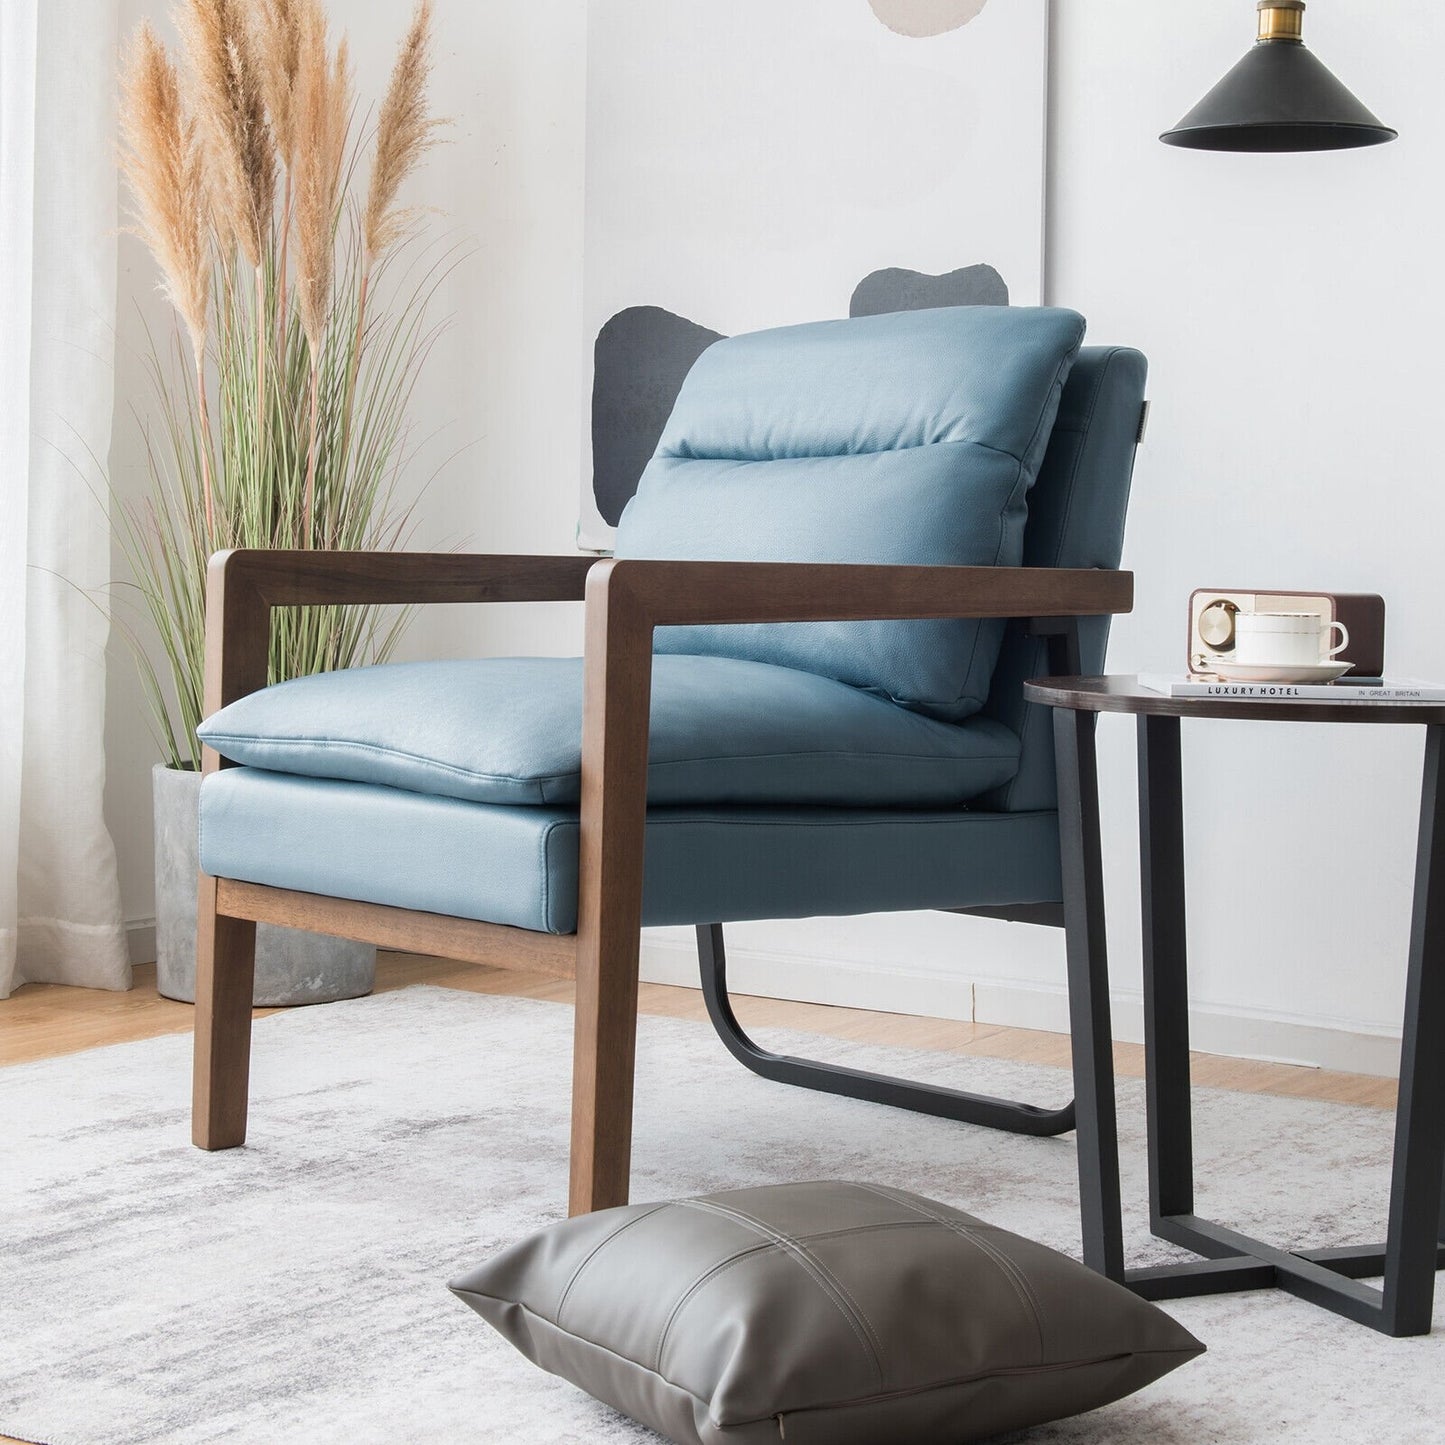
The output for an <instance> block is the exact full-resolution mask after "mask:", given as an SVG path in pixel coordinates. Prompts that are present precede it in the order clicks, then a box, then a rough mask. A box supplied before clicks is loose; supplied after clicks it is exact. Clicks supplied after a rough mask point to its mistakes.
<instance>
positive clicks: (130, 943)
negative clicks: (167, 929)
mask: <svg viewBox="0 0 1445 1445" xmlns="http://www.w3.org/2000/svg"><path fill="white" fill-rule="evenodd" d="M125 945H126V949H127V950H128V952H129V953H130V961H131V965H132V967H134V965H136V964H138V963H154V962H155V961H156V921H155V919H154V918H134V919H132V920H131V921H130V922H129V923H127V924H126V926H125Z"/></svg>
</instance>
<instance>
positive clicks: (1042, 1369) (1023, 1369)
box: [450, 1286, 1199, 1428]
mask: <svg viewBox="0 0 1445 1445" xmlns="http://www.w3.org/2000/svg"><path fill="white" fill-rule="evenodd" d="M450 1288H451V1290H452V1293H453V1294H455V1295H457V1296H458V1297H459V1298H464V1299H465V1298H472V1299H485V1300H495V1301H496V1302H497V1303H498V1304H508V1305H515V1306H516V1307H517V1308H518V1309H520V1310H521V1311H522V1312H523V1313H524V1314H527V1315H530V1316H531V1317H532V1318H533V1319H535V1320H539V1321H541V1323H542V1324H544V1325H547V1326H549V1327H550V1328H551V1329H554V1330H557V1331H558V1333H560V1334H565V1335H570V1336H571V1337H572V1338H573V1339H576V1340H580V1341H581V1342H582V1343H583V1344H585V1345H587V1346H589V1347H590V1348H591V1349H594V1350H600V1351H601V1352H602V1353H603V1354H604V1355H610V1356H611V1357H612V1358H613V1359H614V1360H620V1361H621V1362H622V1363H623V1364H624V1365H629V1366H631V1367H632V1368H633V1369H635V1370H641V1371H642V1372H643V1373H644V1374H648V1375H654V1376H656V1378H658V1379H661V1380H662V1383H663V1384H664V1385H666V1386H667V1387H668V1388H669V1389H672V1390H676V1391H677V1392H678V1393H679V1394H681V1395H686V1396H687V1398H688V1399H689V1400H692V1401H694V1402H695V1403H696V1404H698V1405H701V1406H703V1407H704V1408H705V1409H706V1410H707V1414H708V1418H709V1419H711V1420H712V1421H713V1423H714V1424H717V1425H719V1426H721V1423H722V1422H721V1421H718V1420H717V1419H716V1418H715V1417H714V1416H713V1413H712V1408H711V1406H712V1402H711V1401H710V1400H705V1399H704V1398H703V1397H702V1396H701V1395H698V1394H695V1393H694V1392H693V1391H692V1390H689V1389H688V1388H687V1386H685V1385H679V1384H677V1383H676V1382H675V1381H673V1380H669V1379H667V1378H666V1377H665V1376H661V1375H657V1372H656V1371H655V1370H652V1369H649V1368H648V1366H646V1365H644V1364H642V1363H641V1361H639V1360H634V1359H633V1358H632V1357H631V1356H629V1355H624V1354H622V1353H621V1351H619V1350H615V1349H613V1348H612V1347H611V1346H610V1345H604V1344H601V1343H600V1342H599V1341H597V1340H593V1339H589V1338H588V1337H587V1336H586V1335H582V1334H577V1333H575V1332H574V1331H571V1330H566V1329H563V1328H562V1326H560V1325H559V1324H558V1323H557V1322H556V1321H555V1320H549V1319H548V1318H547V1316H546V1315H544V1314H541V1313H540V1312H539V1311H537V1310H534V1309H532V1308H531V1307H530V1306H529V1305H528V1304H526V1302H525V1301H523V1300H514V1299H509V1298H507V1297H506V1296H505V1295H495V1294H487V1293H486V1292H485V1291H483V1290H473V1289H467V1288H465V1287H457V1286H451V1287H450ZM1196 1343H1198V1342H1197V1341H1196ZM1198 1354H1199V1350H1197V1349H1195V1350H1191V1349H1189V1348H1188V1346H1185V1345H1177V1346H1174V1347H1172V1348H1164V1347H1161V1348H1158V1349H1147V1350H1139V1349H1134V1350H1123V1351H1118V1350H1116V1351H1115V1352H1114V1353H1113V1354H1110V1355H1094V1356H1090V1357H1089V1358H1088V1359H1082V1360H1060V1361H1058V1362H1057V1363H1055V1364H1051V1365H1044V1366H1038V1365H1014V1366H1000V1367H998V1368H995V1369H991V1370H984V1371H982V1372H981V1373H979V1374H975V1375H957V1376H953V1377H951V1378H949V1379H946V1380H934V1381H930V1382H929V1383H928V1384H926V1385H919V1386H914V1387H910V1388H908V1389H903V1390H895V1391H893V1392H891V1393H890V1394H889V1395H887V1396H886V1397H885V1398H888V1399H900V1400H906V1399H909V1398H910V1397H912V1396H914V1395H926V1394H929V1393H931V1392H933V1391H935V1390H948V1389H953V1388H956V1387H957V1386H959V1385H972V1384H977V1383H980V1382H981V1381H984V1380H992V1379H997V1378H1000V1377H1009V1378H1019V1377H1027V1376H1029V1375H1045V1374H1057V1373H1059V1372H1061V1371H1064V1370H1078V1369H1087V1368H1088V1367H1089V1366H1091V1365H1107V1364H1112V1363H1113V1362H1114V1361H1116V1360H1131V1359H1147V1358H1151V1357H1153V1356H1155V1355H1168V1356H1175V1355H1186V1356H1188V1357H1189V1358H1190V1359H1193V1358H1194V1357H1195V1356H1197V1355H1198ZM529 1358H530V1357H529ZM877 1399H878V1397H877V1396H863V1397H859V1398H857V1399H853V1400H832V1401H827V1402H825V1403H824V1404H821V1405H800V1406H797V1407H794V1408H791V1409H790V1408H788V1407H786V1406H785V1407H784V1408H783V1409H782V1410H781V1411H773V1412H771V1413H769V1414H767V1415H760V1416H758V1417H757V1418H756V1419H753V1420H735V1421H729V1422H728V1427H726V1428H732V1427H736V1426H740V1425H760V1424H762V1423H763V1422H764V1421H775V1420H776V1419H777V1418H778V1415H779V1414H785V1415H793V1414H802V1413H805V1412H807V1411H810V1410H848V1409H853V1408H855V1407H856V1406H858V1405H860V1404H873V1403H875V1402H876V1400H877Z"/></svg>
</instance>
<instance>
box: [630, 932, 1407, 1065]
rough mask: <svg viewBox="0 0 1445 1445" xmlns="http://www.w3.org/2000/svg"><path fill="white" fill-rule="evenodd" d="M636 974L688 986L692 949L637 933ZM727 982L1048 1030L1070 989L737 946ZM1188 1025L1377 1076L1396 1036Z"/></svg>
mask: <svg viewBox="0 0 1445 1445" xmlns="http://www.w3.org/2000/svg"><path fill="white" fill-rule="evenodd" d="M1060 968H1061V969H1062V958H1061V959H1060ZM642 977H643V979H644V980H645V981H646V982H648V983H667V984H675V985H681V986H683V987H691V988H696V987H697V986H698V976H697V954H696V953H695V952H694V950H693V948H692V947H691V945H690V944H688V943H685V942H683V941H681V940H678V939H669V938H645V939H644V940H643V945H642ZM728 983H729V984H730V985H731V987H732V988H733V989H734V990H735V991H736V992H738V993H750V994H757V995H760V996H761V997H764V998H782V999H796V1000H801V1001H805V1002H812V1003H826V1004H834V1005H837V1006H838V1007H841V1008H859V1009H872V1010H874V1011H876V1012H878V1013H905V1014H921V1015H923V1016H925V1017H928V1018H944V1019H962V1020H965V1021H970V1022H973V1023H986V1024H1003V1025H1007V1026H1008V1027H1010V1028H1025V1029H1042V1030H1045V1031H1046V1032H1048V1033H1067V1032H1068V1030H1069V1003H1068V994H1067V992H1066V991H1065V989H1064V986H1063V984H1062V983H1060V984H1059V985H1058V986H1056V987H1055V986H1051V985H1046V984H1021V983H1015V982H1010V981H1004V980H998V979H987V978H983V979H980V978H969V977H965V976H963V975H960V974H958V973H955V972H953V971H950V972H947V973H944V972H943V971H941V970H932V969H926V968H916V967H914V968H910V967H907V966H904V967H897V968H895V967H889V968H882V967H878V966H875V965H871V964H866V963H857V962H842V963H835V962H832V961H830V960H827V959H821V958H812V957H808V956H805V955H801V954H787V953H770V952H765V951H763V950H758V949H743V948H730V949H729V950H728ZM1110 997H1111V1001H1112V1005H1113V1011H1114V1036H1115V1038H1117V1039H1121V1040H1124V1041H1126V1042H1130V1043H1141V1042H1142V1041H1143V1038H1144V1004H1143V999H1142V997H1141V996H1140V994H1139V993H1138V992H1137V991H1136V990H1129V989H1120V990H1117V991H1114V992H1113V993H1111V995H1110ZM1190 1033H1191V1039H1190V1042H1191V1044H1192V1046H1193V1047H1194V1048H1195V1049H1197V1050H1199V1051H1200V1052H1202V1053H1208V1054H1221V1055H1224V1056H1225V1057H1227V1058H1234V1059H1254V1060H1259V1061H1262V1062H1266V1063H1277V1064H1301V1065H1304V1066H1305V1067H1307V1068H1317V1069H1337V1070H1341V1071H1343V1072H1345V1073H1352V1074H1371V1075H1374V1076H1376V1077H1381V1078H1394V1077H1395V1075H1396V1073H1397V1072H1398V1069H1399V1061H1400V1040H1399V1038H1398V1036H1393V1035H1390V1034H1387V1033H1373V1032H1368V1031H1365V1030H1361V1029H1358V1028H1349V1027H1328V1026H1325V1025H1321V1024H1317V1023H1310V1022H1306V1021H1303V1020H1300V1019H1292V1018H1284V1017H1280V1016H1278V1015H1269V1014H1264V1013H1259V1012H1249V1011H1246V1010H1242V1009H1223V1008H1218V1007H1213V1006H1208V1005H1204V1006H1199V1005H1196V1006H1195V1007H1193V1008H1192V1009H1191V1010H1190Z"/></svg>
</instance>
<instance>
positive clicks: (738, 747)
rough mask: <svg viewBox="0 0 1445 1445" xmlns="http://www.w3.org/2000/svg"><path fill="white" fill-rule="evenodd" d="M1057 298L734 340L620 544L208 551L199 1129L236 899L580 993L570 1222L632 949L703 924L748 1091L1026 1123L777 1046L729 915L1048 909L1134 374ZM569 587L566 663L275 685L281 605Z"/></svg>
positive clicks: (217, 1076)
mask: <svg viewBox="0 0 1445 1445" xmlns="http://www.w3.org/2000/svg"><path fill="white" fill-rule="evenodd" d="M1083 329H1084V328H1083V321H1082V319H1081V318H1080V317H1078V316H1077V315H1076V314H1075V313H1073V312H1070V311H1066V310H1061V309H1055V308H1022V307H958V308H944V309H937V310H930V311H915V312H905V313H893V314H887V315H879V316H871V317H863V318H856V319H849V320H845V321H832V322H820V323H815V324H812V325H808V326H795V327H787V328H782V329H778V330H774V331H766V332H758V333H753V334H751V335H747V336H738V337H732V338H727V339H724V340H721V341H718V342H716V343H715V344H714V345H712V346H711V347H709V348H708V349H707V350H706V351H705V352H704V353H703V354H702V355H701V357H699V359H698V361H697V362H696V364H695V365H694V366H693V368H692V370H691V371H690V372H689V374H688V376H687V379H686V381H685V382H684V383H683V386H682V390H681V392H680V394H679V396H678V398H677V401H676V404H675V406H674V408H673V412H672V416H671V418H670V420H669V422H668V424H667V427H666V428H665V429H664V432H663V436H662V439H661V441H660V443H659V445H658V448H657V452H656V454H655V455H654V457H653V459H652V461H651V462H650V463H649V464H648V467H647V469H646V471H645V472H644V474H643V476H642V479H641V482H640V484H639V486H638V488H637V491H636V494H635V495H634V497H633V498H632V500H631V501H630V502H629V503H628V505H627V508H626V510H625V511H624V513H623V517H622V521H621V524H620V526H619V530H618V540H617V552H616V556H615V557H614V558H611V559H606V560H601V561H599V560H596V559H593V558H587V557H503V556H465V555H453V554H442V555H431V554H417V553H413V554H408V553H376V554H372V553H320V552H254V551H236V552H230V553H221V554H219V555H218V556H217V557H216V558H215V559H213V562H212V565H211V574H210V585H209V594H208V608H207V626H208V667H209V671H208V679H207V687H208V691H207V714H208V717H207V721H206V723H205V724H204V726H203V728H202V736H203V738H204V740H205V742H206V744H207V749H208V753H207V760H206V771H207V776H206V778H205V781H204V783H203V786H202V791H201V866H202V870H203V875H202V879H201V886H200V931H199V944H198V969H197V1020H196V1074H195V1097H194V1138H195V1141H196V1143H197V1144H198V1145H200V1146H201V1147H202V1148H207V1149H218V1148H229V1147H234V1146H235V1145H238V1144H240V1143H242V1142H243V1141H244V1138H245V1130H246V1112H247V1069H248V1059H249V1047H250V1034H249V1030H250V1009H249V1004H250V997H251V982H252V972H253V966H254V929H255V923H256V922H257V921H264V922H272V923H283V924H290V925H293V926H298V927H304V928H310V929H313V930H316V931H320V932H328V933H335V934H340V935H343V936H348V937H355V938H361V939H365V940H369V941H372V942H375V943H378V944H380V945H383V946H388V947H397V948H405V949H410V950H414V951H419V952H431V953H438V954H442V955H445V956H449V957H455V958H460V959H468V960H473V961H478V962H485V963H491V964H503V965H511V966H518V967H528V968H540V969H547V970H551V971H554V972H557V973H559V974H563V975H573V976H575V979H576V987H577V1005H576V1026H575V1027H576V1034H575V1047H574V1056H573V1121H572V1180H571V1201H570V1202H571V1208H572V1209H573V1211H574V1212H578V1211H583V1210H589V1209H596V1208H604V1207H607V1206H610V1205H615V1204H620V1203H623V1202H625V1201H626V1198H627V1189H628V1173H629V1159H630V1144H631V1114H632V1073H633V1054H634V1040H635V1028H636V1020H635V1013H636V999H637V958H638V934H639V930H640V928H641V927H642V926H643V925H644V924H661V923H671V924H676V923H687V924H692V925H695V926H696V927H697V928H698V937H699V947H700V955H701V958H702V960H703V964H704V985H705V993H706V996H707V1000H708V1005H709V1009H710V1012H711V1014H712V1017H713V1021H714V1023H715V1024H716V1025H717V1026H718V1028H719V1031H720V1032H721V1033H722V1034H723V1036H724V1039H725V1040H726V1041H727V1043H728V1046H729V1047H730V1048H732V1050H733V1052H734V1053H735V1054H736V1055H737V1056H738V1057H739V1058H740V1059H742V1060H743V1061H744V1062H746V1063H747V1064H748V1065H749V1066H750V1067H753V1068H755V1069H757V1070H758V1071H759V1072H761V1073H764V1074H767V1075H769V1076H771V1077H774V1078H780V1079H785V1080H787V1081H788V1082H794V1083H803V1084H806V1085H808V1086H810V1087H815V1088H825V1089H830V1090H833V1091H836V1092H844V1093H850V1094H854V1095H857V1096H859V1097H864V1098H875V1099H881V1100H883V1101H885V1102H890V1103H898V1104H902V1105H904V1106H906V1107H909V1108H915V1109H924V1110H927V1111H930V1112H934V1113H940V1114H945V1115H949V1116H951V1117H955V1118H962V1119H971V1120H973V1121H975V1122H980V1123H986V1124H990V1125H994V1126H996V1127H1004V1128H1013V1129H1019V1130H1022V1131H1024V1132H1029V1133H1056V1132H1060V1131H1061V1130H1063V1129H1067V1128H1070V1127H1072V1124H1073V1114H1072V1108H1071V1106H1067V1105H1066V1106H1064V1107H1063V1108H1057V1109H1039V1108H1035V1107H1033V1106H1030V1105H1024V1104H1018V1103H1014V1102H1011V1101H1006V1100H994V1099H988V1098H982V1097H979V1096H975V1095H971V1094H966V1093H962V1092H959V1091H952V1090H944V1089H936V1088H929V1087H927V1086H920V1085H916V1084H908V1083H905V1082H904V1081H899V1080H891V1079H884V1078H879V1077H876V1076H872V1075H866V1074H859V1073H856V1072H852V1071H848V1070H840V1069H835V1068H831V1067H830V1066H827V1065H822V1064H812V1063H808V1062H806V1061H801V1060H792V1059H780V1058H777V1057H776V1056H774V1055H770V1054H767V1053H765V1052H763V1051H762V1050H759V1049H757V1048H756V1046H754V1045H753V1044H752V1042H751V1041H750V1040H748V1039H747V1037H746V1035H744V1034H743V1033H742V1031H741V1029H740V1028H738V1026H737V1022H736V1019H735V1018H734V1017H733V1015H732V1011H731V1008H730V1006H729V1003H728V999H727V992H726V975H725V965H724V961H723V954H722V925H723V924H724V923H726V922H729V921H734V920H740V919H767V918H784V917H805V916H812V915H827V914H832V915H839V914H856V913H864V912H868V913H873V912H884V911H901V910H911V909H920V908H925V909H948V910H954V911H959V912H976V913H984V914H988V915H991V916H1001V917H1008V918H1017V919H1025V920H1030V921H1035V922H1049V923H1057V922H1060V921H1065V920H1062V919H1061V903H1062V900H1063V896H1064V895H1063V888H1062V883H1061V873H1060V851H1059V829H1058V816H1057V811H1056V801H1055V793H1054V782H1053V751H1052V738H1051V732H1050V728H1049V720H1048V719H1047V718H1046V717H1043V716H1040V715H1039V713H1038V710H1037V709H1034V708H1032V707H1030V706H1028V705H1026V704H1025V703H1024V701H1023V698H1022V685H1023V683H1024V681H1026V680H1027V679H1028V678H1030V677H1034V676H1038V675H1041V674H1045V673H1050V672H1052V673H1056V674H1057V673H1078V672H1086V673H1087V672H1097V671H1099V670H1100V669H1101V668H1102V665H1103V657H1104V646H1105V642H1106V638H1107V631H1108V621H1109V616H1110V614H1112V613H1115V612H1123V611H1127V610H1128V609H1129V607H1130V605H1131V602H1132V578H1131V577H1130V575H1129V574H1128V573H1124V572H1120V571H1118V570H1117V565H1118V561H1119V556H1120V551H1121V546H1122V537H1123V527H1124V514H1125V508H1126V504H1127V499H1128V491H1129V481H1130V475H1131V471H1132V465H1133V456H1134V450H1135V444H1136V439H1137V434H1138V427H1139V420H1140V413H1141V405H1142V400H1143V385H1144V377H1145V362H1144V358H1143V357H1142V356H1141V355H1140V354H1139V353H1138V352H1136V351H1132V350H1128V349H1124V348H1091V349H1082V348H1081V342H1082V337H1083ZM523 600H533V601H542V600H574V601H576V600H582V601H585V614H586V642H585V657H584V658H579V659H566V658H562V659H555V658H486V659H479V660H475V661H460V662H431V663H426V662H423V663H406V664H394V665H387V666H380V667H370V668H359V669H353V670H350V671H346V672H337V673H329V674H322V675H318V676H315V677H308V678H302V679H297V680H295V681H291V682H286V683H282V684H279V685H277V686H274V687H267V686H266V685H265V683H266V657H267V646H266V640H267V637H268V629H269V625H270V612H271V609H272V608H274V607H281V606H306V605H335V604H347V603H363V602H406V603H420V602H487V601H523Z"/></svg>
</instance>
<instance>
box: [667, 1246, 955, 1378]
mask: <svg viewBox="0 0 1445 1445" xmlns="http://www.w3.org/2000/svg"><path fill="white" fill-rule="evenodd" d="M928 1223H931V1221H928ZM924 1227H925V1221H923V1220H918V1219H890V1220H888V1221H886V1222H884V1223H879V1224H857V1225H852V1226H850V1227H849V1228H847V1229H824V1230H820V1231H819V1232H818V1233H817V1234H810V1235H809V1236H808V1239H809V1241H810V1242H812V1243H816V1242H817V1241H818V1240H820V1239H845V1238H847V1237H848V1236H849V1235H853V1234H876V1233H879V1232H881V1231H883V1230H886V1229H922V1228H924ZM773 1247H774V1245H773V1243H772V1241H771V1240H767V1241H765V1242H764V1243H762V1244H755V1245H754V1246H753V1247H752V1248H751V1249H743V1250H739V1251H738V1253H737V1254H734V1255H730V1256H729V1257H728V1258H727V1259H724V1260H719V1261H718V1263H717V1264H715V1265H713V1266H712V1267H711V1268H710V1269H708V1270H705V1271H704V1272H703V1273H702V1274H700V1275H698V1277H697V1278H696V1279H695V1280H693V1282H692V1283H691V1284H690V1285H688V1287H687V1288H686V1289H685V1290H684V1291H683V1293H682V1294H681V1295H680V1296H679V1297H678V1301H677V1303H676V1304H675V1305H673V1307H672V1310H671V1312H670V1313H669V1314H668V1316H667V1319H666V1320H665V1321H664V1323H663V1326H662V1329H661V1330H660V1331H659V1332H658V1336H657V1348H656V1349H655V1350H654V1351H653V1352H652V1357H653V1360H654V1364H653V1371H654V1373H656V1374H658V1375H661V1376H662V1378H663V1379H664V1380H665V1379H667V1375H666V1373H665V1372H664V1370H663V1368H662V1364H663V1355H664V1353H665V1352H666V1349H667V1340H668V1336H669V1335H670V1334H671V1332H672V1327H673V1324H674V1323H675V1322H676V1320H677V1317H678V1315H679V1314H680V1313H681V1312H682V1309H683V1306H684V1305H686V1304H687V1303H688V1301H689V1300H691V1299H692V1298H693V1297H694V1296H695V1295H696V1294H697V1292H698V1290H700V1289H702V1288H703V1286H704V1285H708V1284H711V1283H712V1281H713V1280H715V1279H716V1278H717V1277H718V1276H719V1275H720V1274H723V1273H724V1272H725V1271H727V1270H729V1269H731V1268H732V1267H733V1265H735V1264H741V1263H742V1261H743V1260H745V1259H751V1258H752V1257H753V1256H754V1255H756V1254H760V1253H762V1252H763V1251H765V1250H769V1249H772V1248H773Z"/></svg>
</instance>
